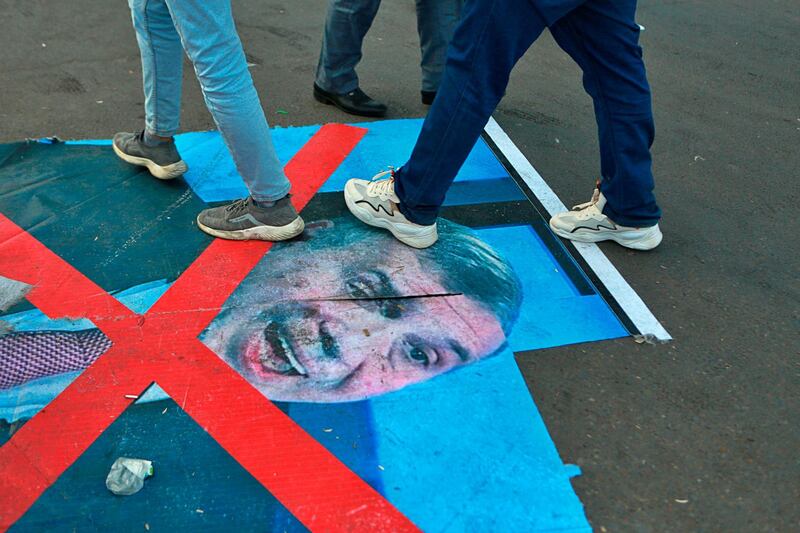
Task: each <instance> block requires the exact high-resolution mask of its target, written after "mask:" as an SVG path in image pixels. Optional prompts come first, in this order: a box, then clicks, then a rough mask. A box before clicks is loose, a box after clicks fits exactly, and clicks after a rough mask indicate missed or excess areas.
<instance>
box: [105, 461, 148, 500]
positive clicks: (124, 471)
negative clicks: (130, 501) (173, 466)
mask: <svg viewBox="0 0 800 533" xmlns="http://www.w3.org/2000/svg"><path fill="white" fill-rule="evenodd" d="M152 475H153V463H152V461H148V460H146V459H132V458H130V457H120V458H119V459H117V460H116V461H114V464H113V465H111V470H110V471H109V472H108V477H106V487H107V488H108V490H110V491H111V492H113V493H114V494H116V495H118V496H130V495H131V494H136V493H137V492H139V491H140V490H142V487H143V486H144V480H145V479H146V478H148V477H150V476H152Z"/></svg>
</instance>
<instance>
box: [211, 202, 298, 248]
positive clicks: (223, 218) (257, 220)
mask: <svg viewBox="0 0 800 533" xmlns="http://www.w3.org/2000/svg"><path fill="white" fill-rule="evenodd" d="M197 226H198V227H199V228H200V229H201V230H203V231H205V232H206V233H208V234H209V235H213V236H214V237H219V238H221V239H231V240H235V241H246V240H260V241H285V240H287V239H291V238H292V237H296V236H297V235H300V234H301V233H303V229H304V228H305V224H304V223H303V219H302V218H300V215H298V214H297V211H296V210H295V208H294V206H293V205H292V202H291V199H290V197H289V195H286V196H285V197H283V198H281V199H280V200H278V201H277V202H275V203H274V204H273V205H271V206H269V207H261V206H259V205H257V204H256V203H255V201H253V198H252V197H249V196H248V197H247V198H243V199H241V200H236V201H235V202H233V203H230V204H228V205H221V206H219V207H212V208H210V209H206V210H204V211H202V212H201V213H200V214H199V215H197Z"/></svg>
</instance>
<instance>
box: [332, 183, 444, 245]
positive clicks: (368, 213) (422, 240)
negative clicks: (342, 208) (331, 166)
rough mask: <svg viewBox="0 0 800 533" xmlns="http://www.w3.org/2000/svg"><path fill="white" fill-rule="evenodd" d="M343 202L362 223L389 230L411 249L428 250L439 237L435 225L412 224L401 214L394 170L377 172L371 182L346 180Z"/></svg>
mask: <svg viewBox="0 0 800 533" xmlns="http://www.w3.org/2000/svg"><path fill="white" fill-rule="evenodd" d="M344 201H345V203H346V204H347V208H348V209H349V210H350V212H351V213H353V215H355V217H356V218H357V219H359V220H360V221H361V222H363V223H365V224H369V225H370V226H375V227H376V228H383V229H386V230H389V231H390V232H391V234H392V235H394V236H395V237H396V238H397V240H399V241H400V242H402V243H404V244H407V245H409V246H412V247H414V248H427V247H428V246H431V245H432V244H433V243H435V242H436V240H437V239H438V238H439V234H438V233H437V231H436V223H433V224H431V225H430V226H423V225H420V224H415V223H413V222H411V221H410V220H408V219H407V218H406V217H405V216H404V215H403V213H401V212H400V209H399V208H398V204H399V203H400V199H399V198H398V197H397V195H396V194H395V192H394V171H393V170H387V171H385V172H380V173H378V174H376V175H375V176H374V177H373V178H372V179H371V180H361V179H351V180H349V181H348V182H347V184H345V186H344Z"/></svg>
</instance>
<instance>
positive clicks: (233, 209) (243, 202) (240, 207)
mask: <svg viewBox="0 0 800 533" xmlns="http://www.w3.org/2000/svg"><path fill="white" fill-rule="evenodd" d="M249 203H250V197H249V196H248V197H247V198H241V199H239V200H236V201H234V202H233V203H231V204H230V205H228V206H227V207H226V208H225V211H226V212H227V213H230V214H232V215H238V214H239V213H242V212H244V211H247V206H248V204H249Z"/></svg>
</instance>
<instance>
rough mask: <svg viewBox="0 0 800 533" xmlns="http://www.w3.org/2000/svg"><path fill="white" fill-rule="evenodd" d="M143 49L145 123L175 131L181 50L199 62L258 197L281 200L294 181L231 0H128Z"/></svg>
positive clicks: (155, 130)
mask: <svg viewBox="0 0 800 533" xmlns="http://www.w3.org/2000/svg"><path fill="white" fill-rule="evenodd" d="M128 4H129V5H130V8H131V14H132V17H133V27H134V29H135V30H136V38H137V40H138V42H139V50H140V51H141V55H142V72H143V78H144V96H145V102H144V107H145V117H146V118H145V127H146V128H147V130H148V132H150V133H151V134H154V135H159V136H163V137H169V136H172V135H174V134H175V133H177V132H178V127H179V122H180V108H181V79H182V69H183V52H184V50H185V51H186V55H187V56H189V59H190V60H191V62H192V65H194V71H195V74H196V75H197V79H198V81H199V82H200V87H201V88H202V90H203V98H205V101H206V105H207V106H208V110H209V111H210V112H211V116H212V117H213V118H214V122H215V123H216V124H217V128H218V129H219V131H220V133H221V134H222V138H223V139H224V140H225V144H226V145H227V147H228V150H230V152H231V155H233V160H234V162H235V163H236V168H237V170H238V171H239V174H240V175H241V176H242V178H243V179H244V181H245V183H246V184H247V187H248V188H249V189H250V194H251V195H252V196H253V198H254V199H255V200H257V201H274V200H279V199H281V198H283V197H284V196H286V195H287V194H288V193H289V188H290V184H289V180H287V179H286V175H285V174H284V172H283V166H282V165H281V162H280V161H279V160H278V156H277V155H276V153H275V147H274V146H273V144H272V137H271V136H270V132H269V125H268V124H267V119H266V117H265V116H264V110H263V109H262V108H261V102H260V100H259V98H258V93H257V92H256V89H255V86H254V85H253V79H252V78H251V77H250V72H249V71H248V70H247V60H246V59H245V55H244V50H242V43H241V41H239V35H238V34H237V33H236V26H235V25H234V22H233V13H232V12H231V2H230V0H128Z"/></svg>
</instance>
